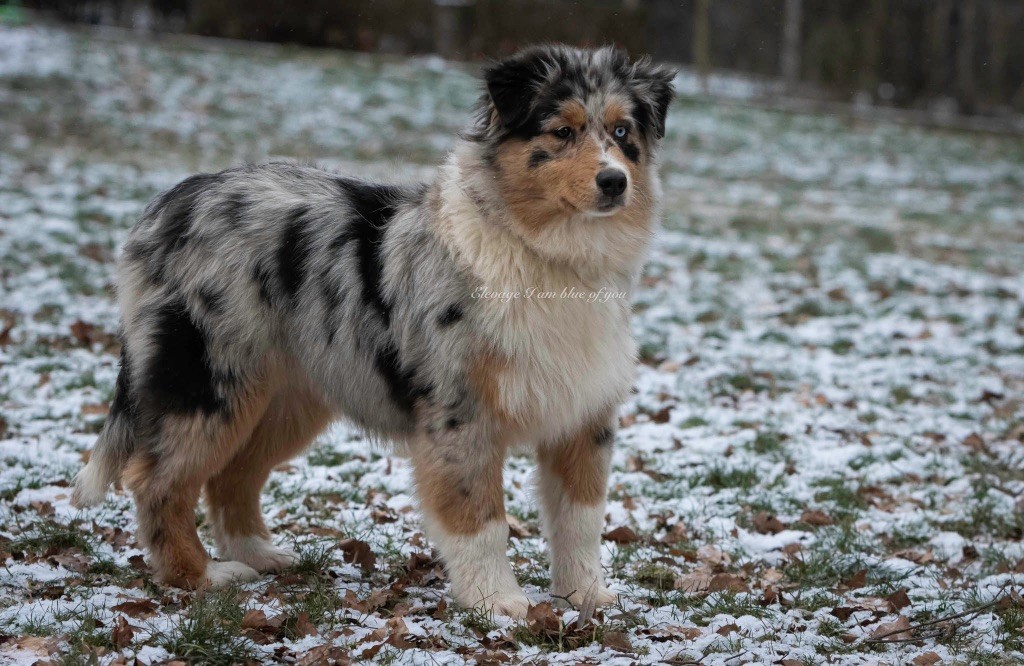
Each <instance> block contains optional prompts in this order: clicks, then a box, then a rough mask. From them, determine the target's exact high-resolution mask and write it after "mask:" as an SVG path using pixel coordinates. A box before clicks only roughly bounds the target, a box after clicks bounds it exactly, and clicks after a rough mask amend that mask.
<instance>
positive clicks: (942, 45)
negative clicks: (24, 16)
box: [21, 0, 1024, 118]
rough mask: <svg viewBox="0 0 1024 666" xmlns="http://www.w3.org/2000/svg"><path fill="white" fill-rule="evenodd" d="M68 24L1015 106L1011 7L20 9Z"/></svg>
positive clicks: (759, 3)
mask: <svg viewBox="0 0 1024 666" xmlns="http://www.w3.org/2000/svg"><path fill="white" fill-rule="evenodd" d="M21 4H22V5H23V6H24V7H26V8H29V9H34V10H39V11H42V12H45V13H46V14H48V15H50V16H52V17H54V18H59V19H61V20H64V21H69V22H79V23H87V24H100V25H107V26H119V27H122V28H130V29H133V30H139V31H158V32H186V33H195V34H199V35H207V36H215V37H225V38H231V39H243V40H255V41H269V42H286V43H295V44H302V45H308V46H327V47H336V48H342V49H351V50H358V51H368V52H378V53H393V54H424V53H437V54H440V55H442V56H444V57H445V58H449V59H472V60H476V59H481V58H485V57H494V56H500V55H503V54H507V53H510V52H511V51H513V50H515V49H516V48H518V47H520V46H522V45H523V44H527V43H531V42H538V41H563V42H569V43H573V44H581V45H595V44H603V43H607V42H614V43H616V44H619V45H621V46H624V47H626V48H627V49H628V50H629V51H630V52H632V53H650V54H652V55H653V56H655V57H656V58H660V59H664V60H669V61H672V62H676V63H681V64H686V65H691V66H692V67H693V68H694V69H695V71H696V72H697V73H698V74H699V75H701V76H704V77H706V76H708V75H709V74H710V73H711V72H714V71H716V70H731V71H733V72H741V73H745V74H748V75H750V76H751V77H755V78H757V79H767V80H768V81H775V82H781V83H782V84H783V85H782V86H781V89H780V88H778V87H771V86H766V87H765V89H764V90H763V91H762V93H763V94H764V95H766V96H784V97H786V98H790V99H793V98H796V99H801V98H803V99H811V100H818V101H822V100H825V101H842V102H854V103H857V104H860V105H878V106H895V107H905V108H910V109H916V110H923V111H927V112H928V114H929V117H940V118H941V117H944V116H945V117H948V116H951V115H955V114H966V115H974V114H983V115H987V116H997V117H998V116H1003V117H1005V116H1007V115H1008V114H1014V113H1019V112H1021V111H1024V40H1021V39H1020V38H1019V36H1020V35H1022V34H1024V2H1020V0H714V1H712V0H589V1H586V2H580V1H578V0H577V1H573V0H552V1H542V0H511V1H506V0H262V1H259V2H253V1H251V0H24V1H23V2H22V3H21Z"/></svg>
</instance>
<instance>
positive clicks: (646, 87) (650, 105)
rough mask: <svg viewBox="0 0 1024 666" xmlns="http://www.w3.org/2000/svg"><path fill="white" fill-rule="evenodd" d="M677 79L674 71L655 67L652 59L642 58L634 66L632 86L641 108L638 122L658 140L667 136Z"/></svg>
mask: <svg viewBox="0 0 1024 666" xmlns="http://www.w3.org/2000/svg"><path fill="white" fill-rule="evenodd" d="M675 78H676V72H675V70H674V69H672V68H670V67H665V66H664V65H655V64H654V63H652V62H651V60H650V58H647V57H644V58H641V59H639V60H637V61H636V62H635V63H634V64H633V75H632V77H631V79H632V81H631V84H632V87H633V93H634V95H635V96H636V102H637V105H638V107H639V108H638V109H637V116H638V117H637V121H638V122H639V123H640V126H641V127H642V128H643V129H644V131H645V132H653V133H654V136H655V137H657V138H658V139H661V138H664V136H665V117H666V115H668V105H669V104H670V103H671V102H672V98H673V97H674V96H675V88H673V86H672V80H673V79H675Z"/></svg>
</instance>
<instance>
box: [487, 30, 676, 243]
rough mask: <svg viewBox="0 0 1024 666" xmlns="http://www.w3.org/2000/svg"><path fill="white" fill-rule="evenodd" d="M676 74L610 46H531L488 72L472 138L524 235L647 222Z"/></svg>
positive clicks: (554, 235)
mask: <svg viewBox="0 0 1024 666" xmlns="http://www.w3.org/2000/svg"><path fill="white" fill-rule="evenodd" d="M673 76H674V72H673V71H672V70H671V69H668V68H666V67H662V66H658V65H654V64H652V63H651V62H650V61H649V60H648V59H640V60H637V61H635V62H630V60H629V58H628V57H627V56H626V54H625V53H624V52H622V51H620V50H618V49H614V48H611V47H605V48H601V49H597V50H585V49H577V48H571V47H566V46H538V47H532V48H529V49H527V50H525V51H521V52H519V53H517V54H516V55H514V56H512V57H510V58H508V59H507V60H504V61H501V62H498V63H496V64H494V65H492V66H490V67H488V68H487V69H486V70H485V72H484V79H485V82H486V94H485V95H484V97H483V100H482V105H481V114H480V118H479V120H478V125H477V128H476V131H475V134H474V135H473V138H475V140H477V141H478V142H481V143H484V144H485V146H486V152H485V154H486V155H487V157H488V161H489V163H490V165H491V166H492V168H493V169H494V170H495V172H496V173H495V179H496V181H497V184H498V187H499V189H500V191H501V194H502V196H503V197H504V199H505V202H506V204H507V205H508V207H509V210H510V211H511V212H512V214H513V218H514V219H515V221H516V224H517V226H518V227H519V229H518V231H520V233H522V234H523V235H524V236H527V237H528V238H533V239H534V240H539V239H541V238H546V239H547V240H548V241H554V240H557V239H558V237H559V236H562V235H564V233H558V230H557V229H555V228H553V227H558V226H559V225H563V224H566V223H569V224H570V226H578V225H579V224H581V223H585V222H587V221H589V222H590V223H591V225H590V226H591V227H592V228H593V227H597V226H601V227H605V226H606V223H617V224H619V225H634V226H637V225H639V226H642V227H644V228H645V229H646V228H647V227H649V225H650V224H651V216H652V212H653V206H654V203H655V202H654V198H655V196H656V189H657V185H656V183H653V182H652V179H654V178H656V174H654V172H653V169H652V166H653V158H654V155H655V150H656V148H657V145H658V143H659V141H660V140H661V138H662V137H663V136H664V135H665V115H666V112H667V111H668V105H669V102H670V101H671V99H672V96H673V91H672V79H673ZM597 221H601V222H600V223H597Z"/></svg>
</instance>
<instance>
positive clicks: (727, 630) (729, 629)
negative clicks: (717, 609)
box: [715, 623, 740, 636]
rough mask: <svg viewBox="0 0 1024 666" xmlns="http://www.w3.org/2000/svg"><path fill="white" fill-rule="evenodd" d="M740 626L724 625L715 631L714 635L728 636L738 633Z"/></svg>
mask: <svg viewBox="0 0 1024 666" xmlns="http://www.w3.org/2000/svg"><path fill="white" fill-rule="evenodd" d="M739 630H740V625H738V624H732V623H730V624H725V625H722V626H721V627H719V628H718V629H716V630H715V633H716V634H718V635H719V636H728V635H729V634H731V633H733V632H736V631H739Z"/></svg>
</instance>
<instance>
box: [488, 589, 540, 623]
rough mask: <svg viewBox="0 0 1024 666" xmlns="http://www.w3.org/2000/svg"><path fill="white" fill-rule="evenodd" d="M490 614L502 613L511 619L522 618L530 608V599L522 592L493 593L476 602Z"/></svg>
mask: <svg viewBox="0 0 1024 666" xmlns="http://www.w3.org/2000/svg"><path fill="white" fill-rule="evenodd" d="M477 606H478V607H479V608H483V609H484V610H486V611H487V612H489V613H490V614H491V615H504V616H506V617H510V618H512V619H513V620H522V619H524V618H525V617H526V612H527V611H528V610H530V600H529V599H528V598H527V596H526V595H525V594H523V593H522V592H520V593H518V594H502V595H494V596H492V597H490V598H488V599H485V600H483V601H481V602H480V603H479V604H477Z"/></svg>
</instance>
